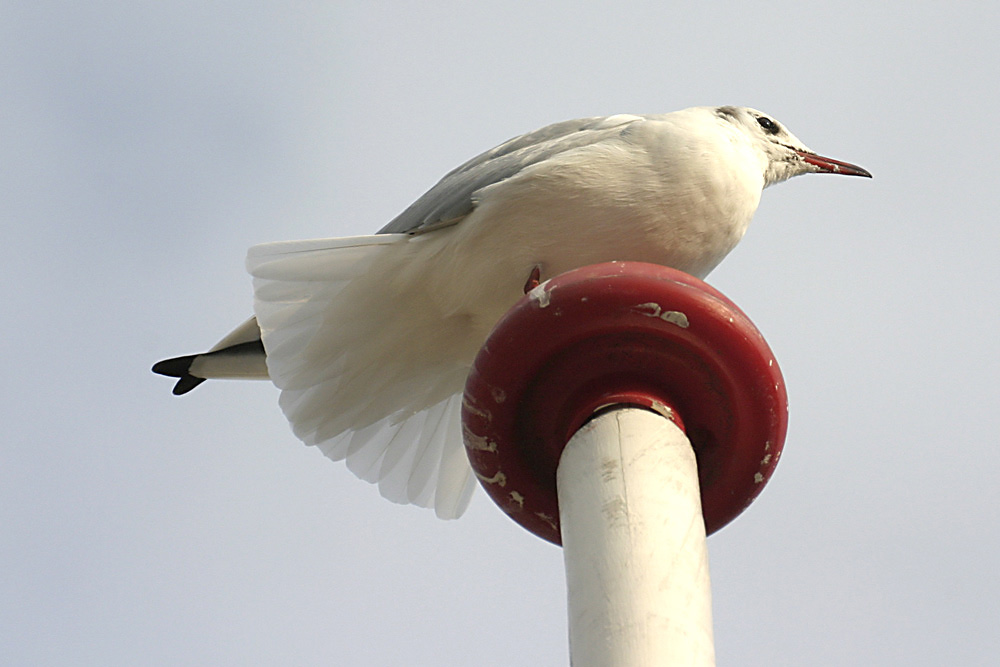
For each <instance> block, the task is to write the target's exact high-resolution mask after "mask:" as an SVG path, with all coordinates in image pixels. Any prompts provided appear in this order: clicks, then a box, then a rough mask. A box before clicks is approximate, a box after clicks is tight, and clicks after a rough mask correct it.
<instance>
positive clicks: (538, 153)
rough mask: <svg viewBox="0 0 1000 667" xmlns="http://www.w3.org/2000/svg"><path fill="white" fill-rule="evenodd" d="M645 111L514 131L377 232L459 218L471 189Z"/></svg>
mask: <svg viewBox="0 0 1000 667" xmlns="http://www.w3.org/2000/svg"><path fill="white" fill-rule="evenodd" d="M643 118H644V117H643V116H631V115H626V114H622V115H618V116H601V117H595V118H580V119H577V120H567V121H564V122H562V123H555V124H554V125H549V126H547V127H543V128H541V129H540V130H535V131H534V132H529V133H528V134H523V135H521V136H519V137H515V138H513V139H511V140H509V141H507V142H505V143H502V144H500V145H499V146H497V147H496V148H492V149H490V150H488V151H486V152H485V153H482V154H480V155H477V156H476V157H474V158H472V159H471V160H469V161H468V162H466V163H465V164H463V165H461V166H459V167H457V168H456V169H453V170H452V171H450V172H449V173H448V174H446V175H445V177H444V178H442V179H441V180H440V181H439V182H438V184H437V185H435V186H434V187H433V188H431V189H430V190H428V191H427V192H426V193H425V194H424V195H423V196H422V197H420V198H419V199H417V200H416V201H415V202H413V204H411V205H410V206H409V208H407V209H406V210H405V211H403V212H402V213H400V214H399V215H398V216H396V217H395V218H394V219H393V220H392V221H391V222H389V224H387V225H386V226H385V227H383V228H382V229H380V230H379V232H378V233H379V234H420V233H424V232H428V231H432V230H434V229H439V228H441V227H446V226H449V225H453V224H455V223H457V222H459V221H460V220H461V219H462V218H464V217H465V216H466V215H468V214H469V213H471V212H472V209H473V208H475V205H476V200H475V194H476V192H478V191H479V190H482V189H483V188H485V187H487V186H489V185H493V184H494V183H499V182H500V181H503V180H504V179H507V178H510V177H511V176H513V175H515V174H517V173H518V172H520V171H521V170H522V169H525V168H526V167H529V166H531V165H533V164H537V163H538V162H541V161H543V160H546V159H548V158H550V157H552V156H553V155H557V154H559V153H562V152H564V151H567V150H571V149H573V148H579V147H581V146H587V145H590V144H594V143H597V142H599V141H602V140H603V139H605V138H607V137H610V136H613V135H614V134H617V133H618V132H620V131H621V129H622V126H625V125H630V124H631V123H634V122H636V121H641V120H643Z"/></svg>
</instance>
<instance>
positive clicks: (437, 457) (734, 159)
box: [157, 107, 868, 517]
mask: <svg viewBox="0 0 1000 667" xmlns="http://www.w3.org/2000/svg"><path fill="white" fill-rule="evenodd" d="M761 119H763V120H761ZM809 171H826V172H836V173H849V174H850V173H853V174H857V175H868V174H867V172H864V170H861V169H860V168H858V167H854V166H853V165H849V164H846V163H840V162H837V161H834V160H829V159H827V158H821V157H819V156H816V155H815V154H814V153H812V152H811V151H809V150H808V149H806V148H805V146H803V145H802V144H801V143H800V142H799V141H798V140H797V139H795V137H793V136H792V135H790V134H788V133H787V132H786V131H785V130H784V129H783V128H781V127H780V125H777V123H776V122H774V121H772V120H771V119H769V118H767V117H766V116H763V114H760V112H756V111H754V110H752V109H743V108H737V107H696V108H693V109H686V110H683V111H679V112H674V113H671V114H662V115H649V116H633V115H619V116H610V117H606V118H588V119H582V120H577V121H567V122H564V123H557V124H555V125H551V126H548V127H546V128H542V129H540V130H537V131H535V132H532V133H529V134H526V135H523V136H521V137H516V138H514V139H512V140H510V141H508V142H506V143H504V144H501V145H500V146H498V147H496V148H494V149H492V150H490V151H487V152H485V153H483V154H482V155H480V156H477V157H476V158H473V159H472V160H470V161H468V162H466V163H465V164H463V165H461V166H460V167H458V168H457V169H455V170H454V171H452V172H450V173H449V174H447V175H446V176H445V177H444V178H443V179H442V180H441V181H440V182H439V183H438V184H437V185H436V186H434V187H433V188H432V189H431V190H429V191H428V192H427V193H426V194H425V195H424V196H422V197H421V198H419V199H418V200H417V201H416V202H414V203H413V205H411V206H410V207H409V208H407V209H406V210H405V211H404V212H403V213H401V214H400V215H399V216H398V217H397V218H395V219H394V220H393V221H391V222H390V223H389V224H388V225H387V226H386V227H384V228H383V229H382V230H381V231H380V232H379V234H376V235H374V236H364V237H355V238H346V239H326V240H314V241H301V242H281V243H273V244H265V245H262V246H256V247H255V248H252V249H251V250H250V253H249V255H248V260H247V266H248V269H249V271H250V273H251V274H252V275H253V276H254V292H255V298H254V310H255V313H256V324H257V325H258V326H259V330H260V338H262V341H263V349H264V350H266V369H267V375H269V376H270V378H271V379H272V380H273V381H274V383H275V384H276V385H277V386H278V387H279V388H280V389H281V399H280V403H281V407H282V409H283V410H284V412H285V414H286V416H287V417H288V419H289V421H290V422H291V424H292V427H293V430H294V431H295V433H296V435H298V436H299V437H300V438H301V439H302V440H303V441H305V442H306V443H308V444H314V445H318V446H319V447H320V448H321V449H322V450H323V451H324V453H326V454H327V455H328V456H330V457H331V458H334V459H340V458H346V459H347V462H348V466H349V467H350V468H351V469H352V470H353V471H354V472H355V473H356V474H358V475H359V476H361V477H362V478H365V479H368V480H369V481H373V482H374V481H377V482H379V485H380V488H381V490H382V493H383V495H386V496H387V497H389V498H390V499H391V500H395V501H397V502H413V503H416V504H420V505H431V506H434V507H435V508H436V509H437V511H438V514H439V515H440V516H444V517H453V516H457V515H459V514H461V512H462V511H463V510H464V507H465V505H466V504H467V503H468V499H469V496H470V495H471V492H472V489H473V488H474V479H473V477H472V475H471V470H470V468H469V466H468V463H467V462H466V459H465V453H464V451H463V448H462V442H461V429H460V425H459V421H458V420H459V407H460V402H461V391H462V388H463V385H464V381H465V376H466V374H467V372H468V370H469V367H470V366H471V364H472V361H473V358H474V356H475V354H476V352H477V351H478V349H479V347H480V345H481V344H482V342H483V341H484V340H485V338H486V336H487V334H488V333H489V331H490V329H491V328H492V327H493V325H494V324H495V323H496V321H497V320H498V319H499V318H500V317H501V316H502V315H503V313H504V312H505V311H506V310H507V309H508V308H509V307H510V306H511V305H512V304H513V303H514V302H515V301H516V300H517V299H518V298H519V297H520V296H521V295H522V294H523V291H524V286H525V283H526V281H527V279H528V278H529V276H531V275H532V272H533V271H534V270H535V269H538V270H539V272H540V274H541V279H542V280H544V279H547V278H550V277H552V276H555V275H558V274H560V273H563V272H565V271H568V270H570V269H573V268H576V267H579V266H584V265H587V264H593V263H597V262H604V261H612V260H632V261H645V262H652V263H656V264H662V265H667V266H671V267H673V268H676V269H680V270H682V271H685V272H687V273H690V274H692V275H695V276H698V277H704V276H705V275H706V274H708V272H709V271H711V270H712V269H713V268H714V267H715V266H716V265H717V264H718V263H719V262H720V261H721V260H722V259H723V258H724V257H725V256H726V254H728V253H729V251H730V250H732V249H733V247H735V245H736V244H737V243H738V242H739V240H740V239H741V238H742V236H743V234H744V232H745V231H746V229H747V226H748V225H749V223H750V219H751V217H752V216H753V213H754V211H755V210H756V208H757V205H758V203H759V200H760V196H761V191H762V189H763V188H764V187H766V186H767V185H770V184H772V183H775V182H779V181H782V180H785V179H787V178H790V177H792V176H795V175H797V174H800V173H806V172H809ZM253 327H254V324H253V320H251V321H249V322H247V323H244V324H243V325H241V327H240V328H239V329H237V331H236V332H234V334H231V335H230V336H229V337H227V339H224V340H223V341H222V342H220V344H219V345H217V346H216V348H213V352H212V353H211V354H212V355H215V357H216V359H215V360H213V359H212V358H211V357H206V356H205V355H194V356H192V357H183V358H178V360H170V361H172V362H178V361H180V360H183V363H188V364H189V366H190V370H189V371H185V372H186V373H187V375H188V378H190V377H192V376H193V377H194V378H195V379H194V381H193V384H197V382H198V378H201V377H213V376H225V377H234V376H239V377H246V376H250V375H253V374H257V375H264V373H263V372H262V368H263V367H262V366H261V365H260V361H261V359H260V356H261V354H260V353H259V352H258V353H257V355H256V357H254V354H253V349H252V345H249V344H248V343H252V340H253V339H254V331H253ZM234 341H235V342H234ZM227 342H228V344H229V345H242V347H241V348H239V349H238V350H237V352H238V353H239V355H243V354H246V355H247V363H246V365H245V366H242V367H241V366H240V363H239V362H238V357H239V355H236V356H232V355H230V356H225V355H224V354H222V353H221V352H220V349H221V350H226V349H228V347H227V345H226V343H227ZM234 354H235V353H234ZM234 359H237V361H236V362H235V363H234ZM187 360H191V361H190V362H188V361H187ZM167 363H168V362H161V364H167ZM254 363H256V364H257V365H256V366H254ZM213 364H215V365H217V366H218V367H219V369H220V370H219V372H217V373H214V374H213V371H212V369H211V368H210V367H211V366H212V365H213ZM174 366H176V363H175V364H174ZM196 366H200V367H196ZM223 366H224V367H223ZM241 368H242V369H244V370H245V371H246V372H242V373H241V372H240V369H241ZM157 370H158V372H163V373H165V374H170V375H176V376H179V377H181V382H185V375H184V373H179V372H177V369H176V368H175V367H173V366H171V367H170V368H167V367H166V366H161V367H160V368H159V369H157ZM168 371H169V372H168ZM199 373H200V374H199ZM181 382H179V383H178V387H177V388H175V392H176V391H177V389H179V388H181ZM193 384H192V380H190V379H188V380H187V384H185V385H184V389H183V390H184V391H186V390H188V389H190V388H193Z"/></svg>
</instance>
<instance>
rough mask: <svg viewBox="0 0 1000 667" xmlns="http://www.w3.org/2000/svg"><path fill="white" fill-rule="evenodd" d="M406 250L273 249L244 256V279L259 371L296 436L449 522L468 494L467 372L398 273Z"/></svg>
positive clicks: (400, 246) (337, 243) (378, 245)
mask: <svg viewBox="0 0 1000 667" xmlns="http://www.w3.org/2000/svg"><path fill="white" fill-rule="evenodd" d="M409 241H410V237H409V236H407V235H405V234H379V235H375V236H362V237H354V238H341V239H320V240H311V241H292V242H280V243H269V244H265V245H260V246H256V247H254V248H251V249H250V252H249V254H248V256H247V269H248V270H249V271H250V273H251V274H252V275H253V277H254V311H255V312H256V314H257V321H258V323H259V325H260V332H261V336H262V339H263V345H264V348H265V349H266V350H267V369H268V372H269V374H270V377H271V379H272V380H273V381H274V383H275V385H277V386H278V388H279V389H280V390H281V399H280V405H281V408H282V410H283V411H284V413H285V416H286V417H287V418H288V420H289V422H291V425H292V428H293V430H294V431H295V434H296V435H297V436H298V437H299V438H301V439H302V440H303V441H304V442H305V443H306V444H309V445H316V446H318V447H319V448H320V449H321V450H322V451H323V453H324V454H326V455H327V456H328V457H329V458H331V459H333V460H340V459H346V461H347V466H348V468H349V469H350V470H351V471H352V472H354V473H355V474H356V475H358V476H359V477H361V478H362V479H365V480H367V481H369V482H373V483H377V484H378V485H379V490H380V491H381V493H382V495H383V496H385V497H386V498H388V499H390V500H392V501H394V502H399V503H413V504H416V505H421V506H424V507H434V508H435V510H436V512H437V514H438V516H440V517H442V518H455V517H458V516H459V515H461V514H462V512H463V511H464V510H465V508H466V506H467V505H468V502H469V499H470V497H471V494H472V491H473V489H474V488H475V479H474V477H473V476H472V474H471V469H470V467H469V465H468V462H467V459H466V455H465V451H464V446H463V444H462V436H461V426H460V408H461V390H462V387H463V385H464V381H465V374H466V371H467V369H465V368H461V367H460V366H459V365H457V364H454V363H450V364H449V362H448V360H449V359H450V356H449V355H448V354H447V353H446V351H445V352H442V349H443V347H442V343H441V342H440V341H439V340H438V339H437V337H436V336H437V333H438V331H439V328H438V327H437V326H436V325H438V324H439V323H438V322H436V321H435V320H434V319H433V318H434V314H433V313H432V312H431V310H432V309H429V308H424V307H422V306H421V296H420V290H419V286H416V287H415V286H414V285H413V281H411V280H408V279H407V277H406V276H405V275H402V274H401V273H400V267H406V266H407V262H406V259H407V253H408V252H409V250H408V246H409V245H410V242H409ZM402 271H403V273H405V268H404V269H403V270H402ZM428 331H430V332H431V333H432V336H430V337H428V336H427V332H428ZM428 338H430V340H428ZM444 340H447V339H446V338H444Z"/></svg>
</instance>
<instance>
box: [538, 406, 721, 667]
mask: <svg viewBox="0 0 1000 667" xmlns="http://www.w3.org/2000/svg"><path fill="white" fill-rule="evenodd" d="M557 485H558V492H559V518H560V522H561V524H562V541H563V552H564V557H565V560H566V581H567V586H568V591H569V633H570V654H571V657H572V664H573V666H574V667H644V666H647V665H648V666H651V667H663V666H666V665H692V666H694V665H697V666H703V665H714V664H715V649H714V645H713V641H712V602H711V588H710V582H709V572H708V552H707V550H706V546H705V526H704V521H703V519H702V514H701V498H700V493H699V486H698V470H697V462H696V460H695V456H694V451H693V450H692V449H691V445H690V443H689V441H688V439H687V437H686V436H685V435H684V433H683V432H682V431H681V430H680V429H679V428H678V427H677V426H676V425H675V424H674V423H673V422H671V421H669V420H668V419H666V418H664V417H662V416H660V415H657V414H655V413H653V412H650V411H648V410H643V409H638V408H627V407H622V408H618V409H615V410H612V411H610V412H607V413H605V414H603V415H601V416H598V417H596V418H595V419H593V420H591V421H590V422H588V423H587V424H586V425H585V426H584V427H583V428H581V429H580V430H579V431H578V432H577V433H576V435H574V436H573V438H572V439H571V440H570V441H569V444H568V445H567V446H566V449H565V450H564V452H563V454H562V458H561V459H560V462H559V469H558V472H557Z"/></svg>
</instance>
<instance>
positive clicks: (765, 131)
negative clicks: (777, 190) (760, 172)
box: [714, 106, 872, 186]
mask: <svg viewBox="0 0 1000 667" xmlns="http://www.w3.org/2000/svg"><path fill="white" fill-rule="evenodd" d="M714 112H715V115H716V116H718V117H719V118H720V119H721V120H722V121H724V122H727V123H730V124H732V125H733V126H734V127H735V128H736V129H737V130H739V132H741V133H742V134H743V135H744V136H745V137H746V138H747V139H748V140H749V142H750V144H751V146H753V147H754V148H755V150H757V151H758V153H759V154H760V155H761V158H762V162H763V163H764V183H765V186H767V185H773V184H774V183H780V182H781V181H785V180H788V179H789V178H792V177H793V176H798V175H799V174H810V173H813V174H843V175H845V176H864V177H866V178H871V177H872V175H871V174H870V173H869V172H868V170H866V169H863V168H861V167H859V166H857V165H855V164H850V163H849V162H841V161H840V160H834V159H832V158H828V157H823V156H821V155H817V154H816V152H815V151H813V150H810V149H809V148H808V147H806V145H805V144H803V143H802V142H801V141H799V140H798V139H797V138H796V137H795V135H793V134H792V133H791V132H789V131H788V130H787V129H785V127H784V126H783V125H782V124H781V123H779V122H778V121H776V120H775V119H773V118H771V117H770V116H768V115H767V114H765V113H762V112H760V111H757V110H756V109H750V108H748V107H730V106H723V107H715V108H714Z"/></svg>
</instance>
